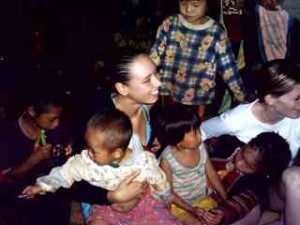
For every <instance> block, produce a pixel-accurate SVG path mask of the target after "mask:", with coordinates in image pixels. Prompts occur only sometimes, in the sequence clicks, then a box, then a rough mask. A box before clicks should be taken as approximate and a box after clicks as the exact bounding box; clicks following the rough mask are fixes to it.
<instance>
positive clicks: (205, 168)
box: [156, 105, 227, 225]
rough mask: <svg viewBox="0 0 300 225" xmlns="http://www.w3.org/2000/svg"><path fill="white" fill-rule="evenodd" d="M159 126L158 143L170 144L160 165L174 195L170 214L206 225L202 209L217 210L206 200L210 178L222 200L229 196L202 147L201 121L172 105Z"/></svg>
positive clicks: (158, 120)
mask: <svg viewBox="0 0 300 225" xmlns="http://www.w3.org/2000/svg"><path fill="white" fill-rule="evenodd" d="M156 126H157V127H156V128H157V129H156V130H157V138H158V140H159V142H160V143H164V144H167V147H166V148H165V149H164V151H163V152H162V155H161V162H160V163H161V164H160V165H161V167H162V169H163V170H164V172H165V173H166V176H167V179H168V181H169V182H170V184H171V190H172V192H173V201H172V202H173V203H174V204H172V205H171V212H172V213H173V214H174V215H175V216H177V217H178V218H179V219H180V220H181V221H182V222H183V223H184V224H188V225H190V224H191V225H196V224H203V223H202V222H203V221H202V214H203V212H204V211H203V210H201V208H205V209H210V208H212V207H215V206H216V203H215V202H214V201H213V200H212V199H211V200H209V199H208V197H207V198H203V197H205V196H206V195H207V194H208V192H207V190H208V186H207V178H208V180H209V181H210V182H211V183H212V186H213V187H214V189H216V191H217V192H218V193H219V194H220V195H221V196H222V198H224V199H226V198H227V194H226V192H225V190H224V188H223V186H222V184H221V181H220V179H219V177H218V174H217V173H216V171H215V170H214V168H213V166H212V164H211V162H210V160H209V158H208V155H207V152H206V150H205V148H204V145H203V144H202V143H201V134H200V130H199V126H200V120H199V117H198V116H197V114H196V113H194V112H193V111H192V110H191V109H190V108H188V107H186V106H182V105H169V106H167V108H165V110H164V111H162V112H161V113H160V114H159V115H158V118H157V123H156ZM207 200H208V201H207ZM207 203H208V207H205V206H204V204H205V205H207Z"/></svg>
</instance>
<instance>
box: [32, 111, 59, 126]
mask: <svg viewBox="0 0 300 225" xmlns="http://www.w3.org/2000/svg"><path fill="white" fill-rule="evenodd" d="M62 110H63V109H62V107H53V108H51V109H50V110H49V111H48V112H45V113H42V114H40V115H39V116H36V117H34V118H35V119H36V120H35V121H36V125H37V126H38V127H40V128H42V129H45V130H54V129H56V128H57V127H58V126H59V123H60V117H61V114H62Z"/></svg>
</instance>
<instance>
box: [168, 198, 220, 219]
mask: <svg viewBox="0 0 300 225" xmlns="http://www.w3.org/2000/svg"><path fill="white" fill-rule="evenodd" d="M193 206H194V207H198V208H200V209H205V210H210V209H213V208H215V207H217V202H216V201H215V200H213V199H212V198H210V197H209V196H204V197H201V198H200V199H198V200H197V201H196V202H195V203H194V204H193ZM171 213H172V214H173V215H175V216H176V217H177V218H179V219H180V221H185V220H186V218H187V217H188V216H189V213H188V212H187V211H185V210H183V209H181V208H180V207H178V206H177V205H175V204H172V205H171Z"/></svg>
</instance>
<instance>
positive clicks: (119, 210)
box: [23, 109, 180, 225]
mask: <svg viewBox="0 0 300 225" xmlns="http://www.w3.org/2000/svg"><path fill="white" fill-rule="evenodd" d="M131 137H132V125H131V122H130V120H129V118H128V117H127V116H126V115H125V114H124V113H123V112H121V111H119V110H117V109H109V110H106V111H101V112H98V113H96V114H95V115H94V116H93V117H92V118H91V119H90V120H89V122H88V125H87V130H86V134H85V139H86V143H87V146H88V149H87V150H83V151H82V152H81V154H78V155H75V156H73V157H71V158H70V159H69V160H68V161H67V162H66V163H65V164H64V165H62V166H61V167H56V168H54V169H53V170H52V171H51V173H50V174H49V175H48V176H44V177H40V178H38V179H37V184H35V185H33V186H28V187H27V188H25V190H24V191H23V194H25V195H29V196H34V195H36V194H42V193H45V192H54V191H56V190H57V189H58V188H60V187H64V188H69V187H70V186H71V185H72V184H73V183H74V182H75V181H80V180H86V181H88V182H89V183H91V184H93V185H95V186H99V187H102V188H105V189H108V190H114V189H115V188H116V187H117V186H118V184H119V183H120V182H121V181H122V180H123V179H124V177H126V176H128V175H129V174H131V173H133V171H136V170H138V169H139V170H140V171H141V173H140V175H139V177H138V180H139V181H144V180H146V181H147V182H149V183H150V185H151V189H152V194H153V195H150V194H149V192H148V193H146V195H145V196H143V198H142V199H141V200H140V199H133V200H131V201H128V202H124V203H118V204H113V205H112V206H97V205H94V206H93V207H92V213H91V216H90V217H89V219H88V223H89V224H93V225H95V224H101V225H102V224H116V225H117V224H120V223H121V224H123V223H124V221H127V222H130V224H142V223H143V221H147V224H157V223H158V222H161V223H162V224H170V225H174V224H180V223H179V222H178V221H177V220H176V219H175V218H174V217H172V216H171V215H170V213H169V211H168V209H167V207H166V203H167V202H168V201H169V198H170V188H169V184H168V182H167V180H166V177H165V174H164V173H163V171H162V170H161V169H160V168H159V166H158V162H157V161H156V159H155V156H154V155H153V154H151V153H149V152H146V151H143V150H142V146H141V144H140V142H139V139H138V137H135V136H133V138H132V143H130V144H129V141H130V139H131ZM128 144H129V146H132V145H135V146H134V149H135V150H133V151H131V150H130V149H129V148H128V147H127V146H128ZM137 145H138V147H137ZM138 148H139V149H141V150H140V151H139V150H136V149H138ZM153 196H154V197H155V198H153ZM157 198H159V199H160V200H162V201H158V200H157ZM113 209H114V210H113Z"/></svg>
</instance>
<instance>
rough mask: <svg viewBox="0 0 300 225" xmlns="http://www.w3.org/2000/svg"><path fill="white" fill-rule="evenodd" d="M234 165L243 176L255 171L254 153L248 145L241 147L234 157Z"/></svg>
mask: <svg viewBox="0 0 300 225" xmlns="http://www.w3.org/2000/svg"><path fill="white" fill-rule="evenodd" d="M234 164H235V166H236V168H237V169H238V170H239V171H241V172H242V173H245V174H250V173H254V172H256V170H257V162H256V151H255V149H253V148H252V147H251V146H249V145H245V146H243V147H241V149H240V151H239V152H238V154H237V155H236V158H235V161H234Z"/></svg>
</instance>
